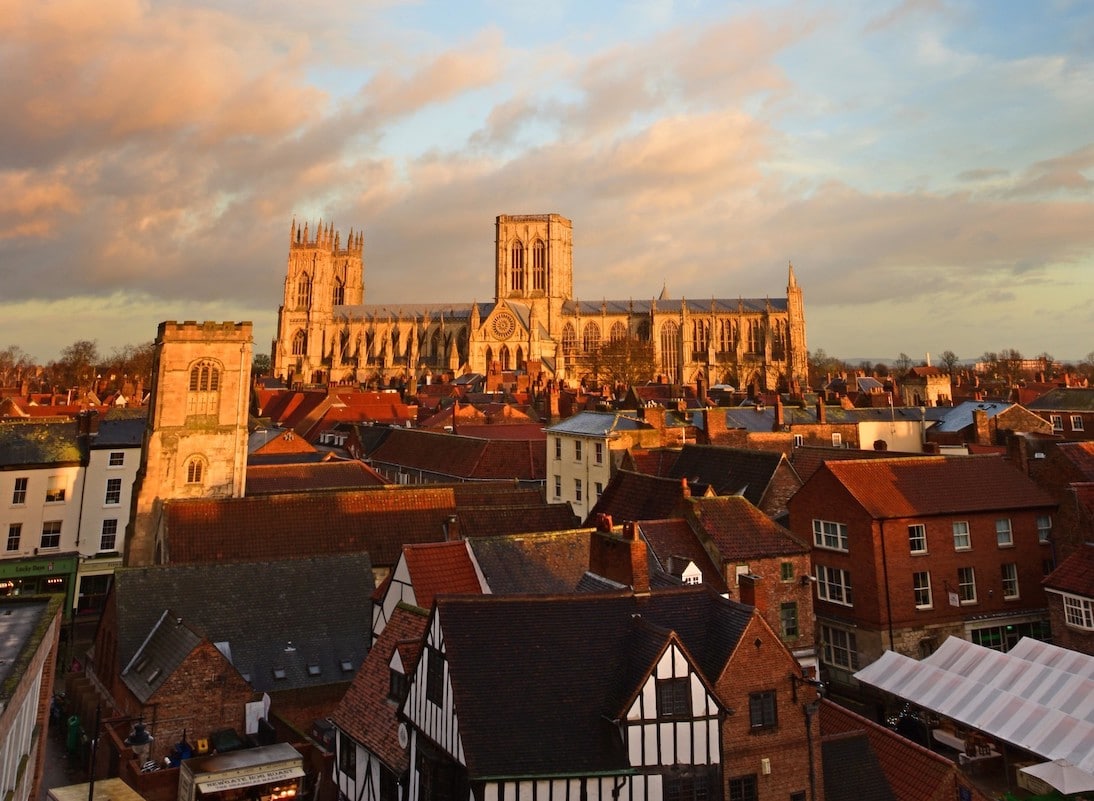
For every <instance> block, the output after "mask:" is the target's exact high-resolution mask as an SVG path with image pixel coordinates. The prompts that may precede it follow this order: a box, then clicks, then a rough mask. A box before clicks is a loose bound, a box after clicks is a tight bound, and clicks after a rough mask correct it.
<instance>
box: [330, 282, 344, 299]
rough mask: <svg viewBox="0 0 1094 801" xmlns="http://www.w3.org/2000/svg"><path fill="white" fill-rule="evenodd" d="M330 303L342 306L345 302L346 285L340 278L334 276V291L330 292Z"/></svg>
mask: <svg viewBox="0 0 1094 801" xmlns="http://www.w3.org/2000/svg"><path fill="white" fill-rule="evenodd" d="M330 299H331V305H333V306H344V305H345V303H346V285H345V284H344V283H342V279H341V278H336V279H335V281H334V291H333V292H331V296H330Z"/></svg>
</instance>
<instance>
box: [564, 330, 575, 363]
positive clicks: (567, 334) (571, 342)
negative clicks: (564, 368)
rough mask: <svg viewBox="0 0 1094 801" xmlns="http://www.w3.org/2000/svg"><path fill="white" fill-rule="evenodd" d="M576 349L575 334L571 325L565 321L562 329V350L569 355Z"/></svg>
mask: <svg viewBox="0 0 1094 801" xmlns="http://www.w3.org/2000/svg"><path fill="white" fill-rule="evenodd" d="M576 349H577V334H576V333H575V332H574V327H573V325H571V324H570V323H566V327H565V328H563V329H562V352H563V353H564V354H565V355H567V356H569V355H570V354H571V353H573V352H574V350H576Z"/></svg>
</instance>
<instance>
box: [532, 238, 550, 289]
mask: <svg viewBox="0 0 1094 801" xmlns="http://www.w3.org/2000/svg"><path fill="white" fill-rule="evenodd" d="M546 288H547V246H546V245H544V244H543V240H542V239H537V240H536V241H535V242H533V243H532V289H533V290H535V291H537V292H542V291H543V290H545V289H546Z"/></svg>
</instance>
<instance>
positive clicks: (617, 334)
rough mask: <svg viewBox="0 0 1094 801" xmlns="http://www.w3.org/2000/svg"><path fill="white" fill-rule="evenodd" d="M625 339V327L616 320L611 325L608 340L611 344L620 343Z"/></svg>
mask: <svg viewBox="0 0 1094 801" xmlns="http://www.w3.org/2000/svg"><path fill="white" fill-rule="evenodd" d="M626 338H627V326H625V325H623V323H621V322H619V321H618V320H616V321H615V322H614V323H612V330H611V331H610V332H609V333H608V339H610V340H611V341H612V342H622V341H623V340H624V339H626Z"/></svg>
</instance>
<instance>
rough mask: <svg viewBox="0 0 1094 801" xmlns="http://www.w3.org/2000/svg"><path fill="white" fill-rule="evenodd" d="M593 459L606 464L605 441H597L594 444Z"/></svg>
mask: <svg viewBox="0 0 1094 801" xmlns="http://www.w3.org/2000/svg"><path fill="white" fill-rule="evenodd" d="M593 461H595V462H596V463H597V464H604V443H603V442H597V443H595V444H594V445H593Z"/></svg>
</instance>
